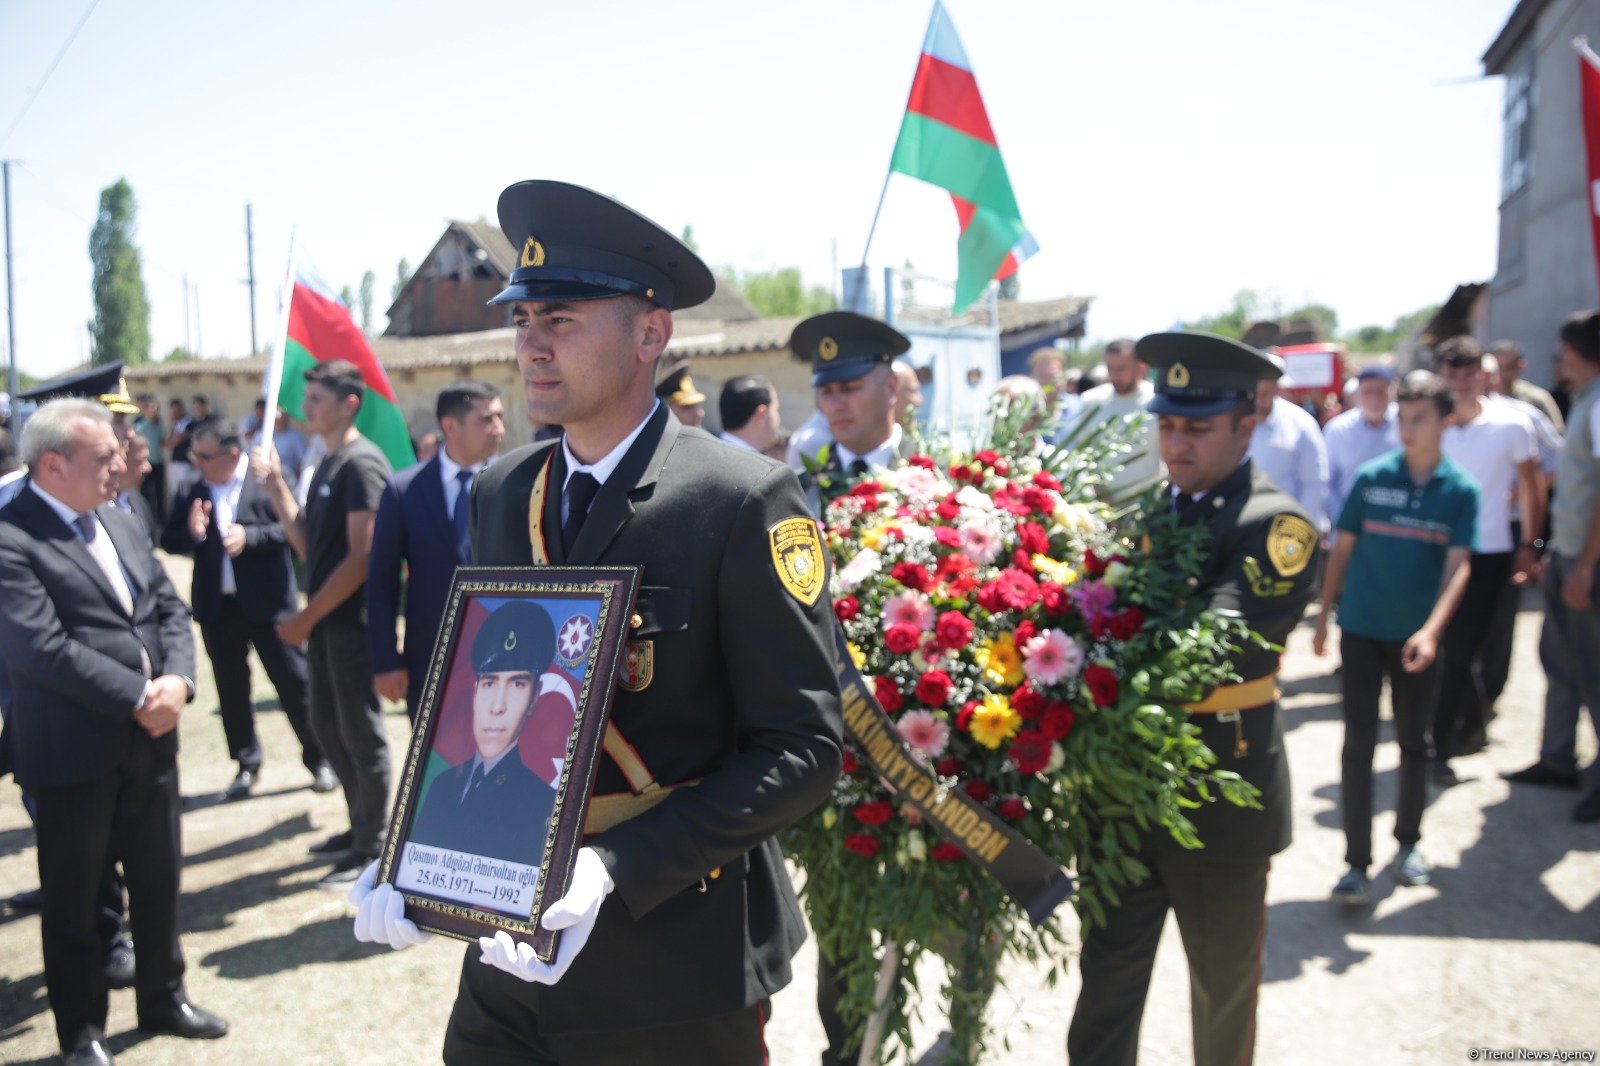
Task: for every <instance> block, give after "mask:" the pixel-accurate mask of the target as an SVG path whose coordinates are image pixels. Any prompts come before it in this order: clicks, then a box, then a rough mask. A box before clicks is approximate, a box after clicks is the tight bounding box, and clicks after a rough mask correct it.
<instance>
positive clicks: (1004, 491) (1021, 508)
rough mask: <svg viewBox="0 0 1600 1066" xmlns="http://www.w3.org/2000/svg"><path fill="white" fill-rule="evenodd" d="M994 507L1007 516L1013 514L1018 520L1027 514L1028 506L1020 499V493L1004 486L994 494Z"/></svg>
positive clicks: (1008, 486)
mask: <svg viewBox="0 0 1600 1066" xmlns="http://www.w3.org/2000/svg"><path fill="white" fill-rule="evenodd" d="M994 505H995V506H996V507H998V508H999V509H1000V510H1002V511H1005V512H1006V513H1007V514H1014V515H1016V516H1017V517H1018V518H1021V517H1022V516H1024V515H1026V514H1027V513H1028V504H1027V502H1026V501H1025V500H1023V498H1022V493H1021V492H1019V491H1017V490H1016V489H1015V488H1012V487H1011V486H1010V485H1006V486H1004V487H1002V488H998V489H996V490H995V492H994Z"/></svg>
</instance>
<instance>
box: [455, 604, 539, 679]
mask: <svg viewBox="0 0 1600 1066" xmlns="http://www.w3.org/2000/svg"><path fill="white" fill-rule="evenodd" d="M555 654H556V627H555V625H554V624H552V623H551V621H550V614H549V612H548V611H546V610H545V609H544V608H543V607H541V606H539V605H538V604H537V603H529V602H528V601H526V600H512V601H511V602H510V603H507V604H504V605H502V606H501V607H499V608H498V609H496V610H495V612H494V613H493V614H491V615H490V616H489V617H488V618H487V619H485V620H484V623H483V625H482V626H481V627H480V628H479V629H478V635H477V636H476V637H474V638H473V640H472V669H473V671H474V672H476V673H477V674H478V675H479V676H480V677H481V676H482V675H484V674H502V673H507V672H511V671H526V672H528V673H530V674H533V675H534V676H535V677H537V676H538V675H540V674H542V673H544V672H545V670H546V669H547V668H549V666H550V660H551V659H553V658H554V657H555Z"/></svg>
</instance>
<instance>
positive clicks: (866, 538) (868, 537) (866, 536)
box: [861, 522, 889, 551]
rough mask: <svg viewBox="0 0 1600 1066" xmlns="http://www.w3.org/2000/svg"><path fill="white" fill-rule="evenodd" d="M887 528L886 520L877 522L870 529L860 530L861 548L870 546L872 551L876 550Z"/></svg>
mask: <svg viewBox="0 0 1600 1066" xmlns="http://www.w3.org/2000/svg"><path fill="white" fill-rule="evenodd" d="M888 530H889V524H888V523H887V522H879V523H878V524H877V525H875V526H873V527H872V528H871V529H863V530H862V531H861V546H862V547H863V548H871V549H872V550H873V551H877V550H878V545H880V544H882V543H883V535H884V534H885V533H887V532H888Z"/></svg>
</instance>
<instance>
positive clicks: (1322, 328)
mask: <svg viewBox="0 0 1600 1066" xmlns="http://www.w3.org/2000/svg"><path fill="white" fill-rule="evenodd" d="M1300 318H1304V319H1309V320H1311V321H1312V322H1314V323H1316V326H1317V332H1318V333H1319V334H1320V335H1321V336H1323V337H1326V338H1327V339H1328V340H1333V339H1334V338H1335V337H1337V336H1338V335H1339V312H1337V311H1335V310H1334V309H1333V308H1331V307H1329V306H1328V305H1327V304H1306V305H1305V306H1304V307H1300V308H1296V309H1295V310H1293V311H1287V312H1285V313H1284V315H1283V320H1284V322H1286V323H1287V322H1292V321H1294V320H1295V319H1300Z"/></svg>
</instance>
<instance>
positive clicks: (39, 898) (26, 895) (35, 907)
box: [8, 888, 44, 911]
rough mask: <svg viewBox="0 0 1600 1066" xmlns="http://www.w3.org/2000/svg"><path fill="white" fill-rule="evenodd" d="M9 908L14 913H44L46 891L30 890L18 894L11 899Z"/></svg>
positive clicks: (40, 889)
mask: <svg viewBox="0 0 1600 1066" xmlns="http://www.w3.org/2000/svg"><path fill="white" fill-rule="evenodd" d="M8 906H10V908H11V909H12V910H14V911H42V910H44V889H42V888H30V889H28V891H26V892H18V893H17V894H16V895H15V896H12V897H11V899H10V900H9V902H8Z"/></svg>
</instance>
